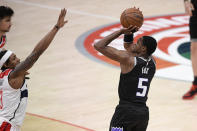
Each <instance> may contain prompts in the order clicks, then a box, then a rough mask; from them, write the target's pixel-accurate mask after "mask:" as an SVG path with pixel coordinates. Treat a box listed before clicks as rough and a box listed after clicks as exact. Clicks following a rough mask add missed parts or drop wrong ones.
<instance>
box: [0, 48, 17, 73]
mask: <svg viewBox="0 0 197 131" xmlns="http://www.w3.org/2000/svg"><path fill="white" fill-rule="evenodd" d="M19 63H20V59H19V58H17V57H16V55H15V54H14V53H13V52H12V51H10V50H4V51H1V52H0V68H1V70H5V69H14V68H15V67H16V65H17V64H19Z"/></svg>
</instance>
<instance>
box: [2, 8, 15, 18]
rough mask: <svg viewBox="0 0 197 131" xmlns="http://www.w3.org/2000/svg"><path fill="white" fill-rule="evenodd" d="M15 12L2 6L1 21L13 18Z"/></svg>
mask: <svg viewBox="0 0 197 131" xmlns="http://www.w3.org/2000/svg"><path fill="white" fill-rule="evenodd" d="M13 14H14V11H13V10H12V9H11V8H10V7H8V6H0V20H2V19H3V18H5V17H7V16H10V17H11V16H13Z"/></svg>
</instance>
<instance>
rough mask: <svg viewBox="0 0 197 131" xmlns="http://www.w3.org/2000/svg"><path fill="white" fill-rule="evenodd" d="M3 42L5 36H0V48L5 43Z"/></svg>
mask: <svg viewBox="0 0 197 131" xmlns="http://www.w3.org/2000/svg"><path fill="white" fill-rule="evenodd" d="M5 42H6V36H2V37H1V41H0V48H2V47H3V46H4V45H5Z"/></svg>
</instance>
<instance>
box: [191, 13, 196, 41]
mask: <svg viewBox="0 0 197 131" xmlns="http://www.w3.org/2000/svg"><path fill="white" fill-rule="evenodd" d="M189 30H190V37H191V39H197V16H196V15H195V16H191V17H190V20H189Z"/></svg>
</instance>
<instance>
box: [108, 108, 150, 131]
mask: <svg viewBox="0 0 197 131" xmlns="http://www.w3.org/2000/svg"><path fill="white" fill-rule="evenodd" d="M148 121H149V110H148V107H146V106H143V107H141V106H128V105H127V106H126V105H118V106H117V107H116V110H115V113H114V115H113V117H112V120H111V123H110V129H109V131H146V128H147V126H148Z"/></svg>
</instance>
